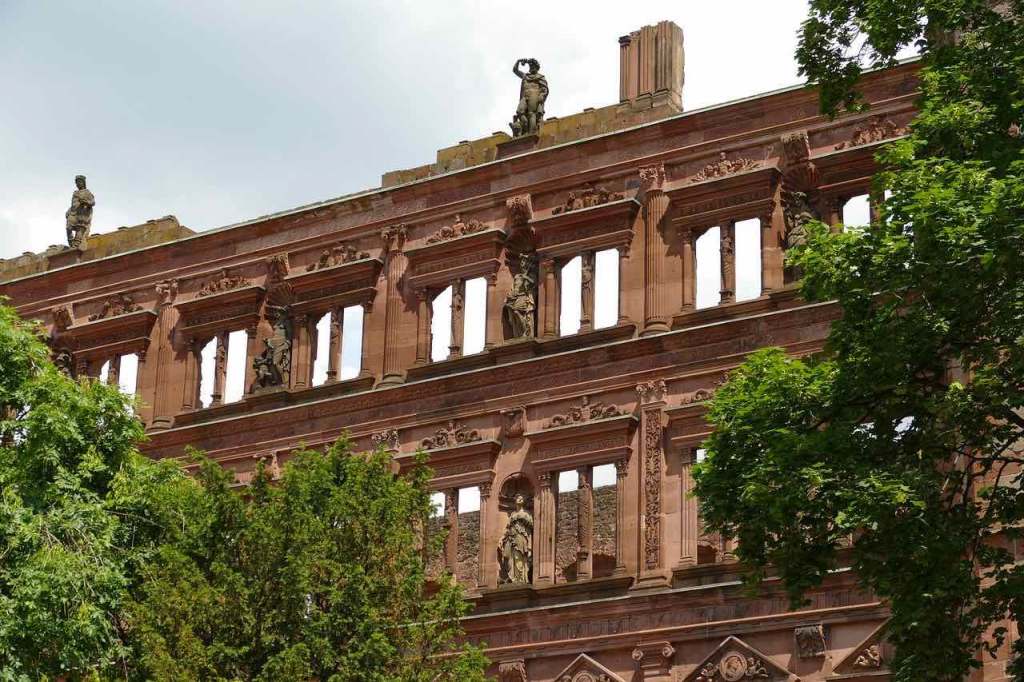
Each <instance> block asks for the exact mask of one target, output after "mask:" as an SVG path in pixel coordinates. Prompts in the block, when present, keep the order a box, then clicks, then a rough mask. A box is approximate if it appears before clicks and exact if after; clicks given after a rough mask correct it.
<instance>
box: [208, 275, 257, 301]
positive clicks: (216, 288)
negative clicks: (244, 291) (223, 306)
mask: <svg viewBox="0 0 1024 682" xmlns="http://www.w3.org/2000/svg"><path fill="white" fill-rule="evenodd" d="M247 286H249V280H247V279H246V278H244V277H229V276H228V271H227V270H221V271H220V275H219V276H218V277H217V279H211V280H210V281H209V282H207V283H206V284H204V285H203V287H202V288H201V289H200V290H199V291H198V292H197V293H196V296H200V297H201V296H212V295H214V294H220V293H223V292H225V291H231V290H232V289H241V288H242V287H247Z"/></svg>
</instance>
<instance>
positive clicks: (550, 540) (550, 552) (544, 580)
mask: <svg viewBox="0 0 1024 682" xmlns="http://www.w3.org/2000/svg"><path fill="white" fill-rule="evenodd" d="M551 482H552V475H551V472H550V471H545V472H543V473H540V474H537V499H536V501H535V502H534V509H533V511H534V517H535V518H534V542H533V545H534V552H533V556H534V559H533V582H534V584H535V585H553V584H554V582H555V501H554V497H553V495H552V492H551Z"/></svg>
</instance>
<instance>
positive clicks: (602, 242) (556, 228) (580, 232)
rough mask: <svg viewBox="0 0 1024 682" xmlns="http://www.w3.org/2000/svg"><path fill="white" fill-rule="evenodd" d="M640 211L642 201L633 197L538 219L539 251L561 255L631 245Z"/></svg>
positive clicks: (536, 226)
mask: <svg viewBox="0 0 1024 682" xmlns="http://www.w3.org/2000/svg"><path fill="white" fill-rule="evenodd" d="M639 210H640V203H639V202H638V201H637V200H636V199H635V198H629V199H620V200H618V201H610V202H608V203H606V204H599V205H597V206H591V207H589V208H581V209H577V210H575V211H568V212H565V213H559V214H554V215H549V216H547V217H544V218H539V219H538V218H534V220H533V221H532V222H531V226H532V227H533V229H534V231H535V232H536V234H537V253H538V254H539V255H540V256H541V257H549V258H559V257H573V256H576V255H578V254H580V253H582V252H584V251H601V250H604V249H614V248H628V247H629V245H630V244H631V243H632V241H633V223H634V222H635V220H636V217H637V213H638V212H639Z"/></svg>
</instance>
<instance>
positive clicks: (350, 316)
mask: <svg viewBox="0 0 1024 682" xmlns="http://www.w3.org/2000/svg"><path fill="white" fill-rule="evenodd" d="M341 319H342V335H341V369H340V370H339V372H338V379H354V378H355V377H357V376H359V373H360V372H362V371H363V306H361V305H350V306H349V307H347V308H345V310H344V311H343V312H342V316H341Z"/></svg>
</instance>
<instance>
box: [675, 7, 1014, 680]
mask: <svg viewBox="0 0 1024 682" xmlns="http://www.w3.org/2000/svg"><path fill="white" fill-rule="evenodd" d="M1022 16H1024V3H1022V2H1021V1H1020V0H1013V1H1004V2H989V1H984V0H852V1H851V0H812V1H811V3H810V17H809V18H808V20H807V21H806V22H805V23H804V25H803V30H802V36H801V42H800V46H799V49H798V53H797V57H798V59H799V61H800V64H801V67H802V71H803V73H804V75H807V76H808V77H809V79H810V80H811V81H815V82H817V83H818V84H819V85H820V88H821V101H822V106H823V109H824V111H825V112H826V113H828V114H839V113H841V110H842V109H844V108H854V109H855V108H859V107H861V106H862V102H861V99H860V97H859V96H858V93H857V90H856V85H857V81H858V78H859V76H860V75H861V69H862V66H863V65H865V64H870V65H873V66H887V65H890V64H892V63H893V60H894V58H895V56H896V54H897V52H898V51H899V50H900V49H901V48H903V47H905V46H907V45H911V44H916V45H917V47H918V49H919V50H920V53H921V67H922V68H921V72H920V78H921V96H920V99H919V104H918V106H919V114H918V115H917V117H916V120H915V122H914V123H913V124H912V126H911V132H910V135H909V136H908V138H906V139H903V140H899V141H896V142H893V143H892V144H890V145H888V146H887V148H886V149H885V150H884V151H882V152H881V153H880V154H879V161H880V164H881V166H882V167H883V168H884V169H885V170H884V172H881V173H880V174H879V175H878V176H877V177H876V179H875V187H874V193H875V195H876V197H882V196H883V193H884V192H886V190H888V192H889V193H891V195H890V196H889V198H888V199H886V200H885V201H884V204H883V206H882V211H881V216H880V217H879V219H878V220H877V221H876V222H875V223H874V224H872V225H871V226H869V227H867V228H865V229H854V230H850V229H848V230H846V231H844V232H842V233H830V232H829V230H828V229H827V228H826V227H825V226H824V225H821V224H817V225H813V226H812V227H811V229H810V236H809V239H808V242H807V244H806V247H805V248H803V249H801V250H798V251H797V253H795V254H794V255H793V256H792V258H793V262H794V264H795V265H798V266H799V267H800V268H802V270H803V272H804V279H803V281H802V284H801V291H802V293H803V295H804V297H805V298H806V299H808V300H811V301H825V300H835V301H837V302H838V305H839V307H840V309H841V311H842V319H841V320H840V321H838V322H836V323H835V324H834V326H833V327H832V330H831V332H830V334H829V338H828V343H827V347H826V350H825V352H824V353H822V354H820V355H819V356H816V357H813V358H804V359H797V358H791V357H787V356H786V355H785V354H784V353H783V352H781V351H780V350H778V349H769V350H763V351H760V352H757V353H755V354H753V355H752V356H751V357H750V358H748V360H747V362H746V363H744V365H743V366H742V367H740V368H739V370H738V371H735V372H733V373H732V374H731V377H730V380H729V381H728V382H727V383H726V384H725V385H724V386H723V387H722V388H721V390H720V391H719V392H718V393H717V394H716V396H715V398H714V401H713V403H712V406H711V408H710V413H709V414H710V419H711V421H712V422H713V424H714V432H713V435H712V436H711V437H710V439H709V440H708V442H707V457H706V460H705V461H704V462H703V463H702V464H701V465H699V466H698V467H697V471H696V474H695V476H696V481H697V485H696V494H697V495H699V497H700V499H701V509H702V513H703V517H704V519H705V522H706V523H707V524H708V525H709V526H710V527H711V528H712V529H714V530H717V531H719V532H722V533H725V534H727V535H729V536H735V537H737V538H738V540H739V550H738V556H739V558H740V560H741V561H742V562H744V563H745V564H746V566H747V567H748V568H750V569H751V572H750V575H751V577H752V578H753V579H754V580H756V579H757V578H759V577H761V576H763V574H764V573H765V571H766V570H768V567H769V566H770V567H773V569H772V570H775V571H777V572H778V574H779V575H780V577H781V579H782V580H783V582H784V584H785V585H786V586H787V588H788V589H789V591H790V593H791V595H792V597H793V599H794V600H795V601H797V602H799V601H800V599H801V596H802V594H803V593H804V592H805V590H806V589H807V588H808V587H810V586H812V585H815V584H817V583H820V582H821V581H822V580H823V579H824V577H825V576H826V574H827V572H828V571H829V570H830V569H832V568H834V567H835V566H836V565H837V561H838V560H839V558H838V557H839V556H840V552H839V548H840V547H842V546H843V544H844V542H845V540H846V539H847V538H849V537H851V536H853V537H854V538H855V543H854V545H853V547H852V549H851V550H850V552H849V559H848V560H849V561H851V562H852V566H853V567H854V568H855V569H856V572H857V575H858V576H859V578H860V580H861V581H862V582H863V584H864V585H865V586H867V587H868V588H870V589H871V590H872V591H873V592H874V593H875V594H877V595H879V596H880V597H881V598H883V599H884V600H885V601H886V602H887V604H888V605H889V607H890V608H891V611H892V619H891V621H890V624H889V627H888V637H889V639H890V641H892V642H893V643H894V644H895V646H896V658H895V661H893V663H892V666H893V668H894V673H895V677H896V679H898V680H915V681H918V680H960V679H962V678H963V675H964V674H965V673H966V672H967V671H969V670H970V669H971V668H972V667H977V666H979V665H980V663H981V661H982V660H983V659H984V657H985V656H986V655H987V654H988V653H991V652H992V650H993V649H994V648H995V647H998V646H1000V645H1001V644H1003V643H1004V639H1005V636H1006V631H1005V630H1004V629H1003V628H1002V627H1001V625H1000V623H1001V622H1002V621H1004V619H1007V618H1010V619H1012V620H1015V621H1016V622H1018V623H1019V622H1020V621H1021V617H1022V616H1024V566H1022V565H1021V563H1020V559H1021V558H1022V557H1021V555H1020V551H1019V549H1018V550H1016V552H1017V553H1016V554H1014V549H1015V547H1018V546H1019V544H1018V543H1019V542H1020V535H1021V534H1020V528H1021V522H1022V520H1024V518H1022V517H1024V493H1022V491H1021V489H1022V477H1021V473H1020V466H1021V460H1022V446H1021V437H1022V435H1024V433H1022V430H1024V418H1022V414H1024V412H1022V408H1024V404H1022V403H1024V276H1022V275H1024V157H1022V154H1021V152H1022V139H1021V128H1020V124H1021V122H1022V118H1024V22H1022V20H1021V17H1022ZM737 486H738V487H739V494H736V489H737ZM1021 642H1022V640H1019V639H1018V640H1017V641H1016V643H1015V645H1014V646H1015V651H1016V653H1017V655H1018V658H1017V662H1016V663H1015V668H1014V671H1015V675H1016V676H1017V677H1016V678H1015V679H1024V663H1022V662H1021V658H1022V657H1021V656H1020V654H1022V653H1024V644H1022V643H1021Z"/></svg>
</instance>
